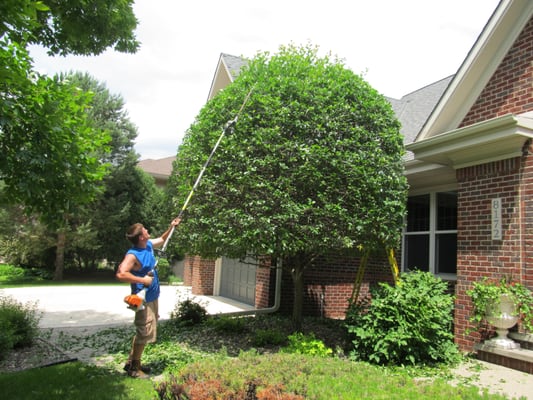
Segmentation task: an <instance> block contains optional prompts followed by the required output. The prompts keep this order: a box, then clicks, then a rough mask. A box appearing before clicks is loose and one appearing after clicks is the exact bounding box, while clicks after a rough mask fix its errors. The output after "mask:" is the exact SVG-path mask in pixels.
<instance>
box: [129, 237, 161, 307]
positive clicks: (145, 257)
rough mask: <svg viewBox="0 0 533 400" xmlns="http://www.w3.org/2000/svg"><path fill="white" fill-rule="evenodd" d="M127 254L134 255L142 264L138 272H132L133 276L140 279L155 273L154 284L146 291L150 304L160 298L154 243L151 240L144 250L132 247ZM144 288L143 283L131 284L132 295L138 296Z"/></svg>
mask: <svg viewBox="0 0 533 400" xmlns="http://www.w3.org/2000/svg"><path fill="white" fill-rule="evenodd" d="M127 254H133V255H134V256H135V257H136V258H137V261H139V263H140V264H141V269H140V270H138V271H130V272H131V273H132V274H133V275H135V276H138V277H140V278H143V277H145V276H146V275H148V273H149V272H153V274H154V279H153V280H152V284H151V285H150V286H149V287H148V288H147V290H146V298H145V301H146V302H147V303H149V302H150V301H154V300H156V299H158V298H159V276H158V275H157V270H156V269H155V262H156V260H155V256H154V248H153V246H152V242H151V241H150V240H149V241H148V242H147V243H146V248H144V249H142V248H140V247H132V248H131V249H129V250H128V252H127ZM143 288H144V286H143V284H142V283H132V284H131V293H132V294H136V293H138V292H140V291H141V290H142V289H143Z"/></svg>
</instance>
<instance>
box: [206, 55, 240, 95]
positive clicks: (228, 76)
mask: <svg viewBox="0 0 533 400" xmlns="http://www.w3.org/2000/svg"><path fill="white" fill-rule="evenodd" d="M246 64H247V61H246V59H245V58H242V57H236V56H232V55H230V54H225V53H221V54H220V57H219V59H218V64H217V68H216V70H215V75H214V76H213V81H212V82H211V87H210V88H209V94H208V96H207V100H211V99H212V98H213V97H215V95H216V94H217V93H218V92H219V91H220V90H222V89H224V88H225V87H226V86H228V85H229V84H230V83H231V82H233V80H234V79H235V78H236V77H237V76H238V75H239V72H240V70H241V68H242V67H243V66H245V65H246Z"/></svg>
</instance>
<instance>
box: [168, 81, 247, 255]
mask: <svg viewBox="0 0 533 400" xmlns="http://www.w3.org/2000/svg"><path fill="white" fill-rule="evenodd" d="M253 89H254V88H253V87H252V88H251V89H250V91H249V92H248V94H247V95H246V97H245V98H244V101H243V103H242V105H241V108H240V109H239V112H238V113H237V115H235V118H233V119H231V120H229V121H228V122H227V123H226V125H224V128H223V129H222V133H221V134H220V136H219V137H218V140H217V142H216V143H215V146H214V147H213V149H212V150H211V154H209V157H207V160H206V162H205V163H204V166H203V167H202V169H201V170H200V173H199V174H198V177H197V178H196V182H194V185H193V187H192V189H191V191H190V192H189V195H188V196H187V199H186V200H185V203H184V204H183V207H181V210H180V212H179V214H178V216H177V218H181V217H182V216H183V213H184V212H185V209H186V208H187V206H188V205H189V202H190V201H191V198H192V196H193V194H194V192H195V190H196V188H197V187H198V185H199V184H200V181H201V180H202V176H203V175H204V172H205V170H206V169H207V166H208V165H209V163H210V162H211V159H212V158H213V155H214V154H215V152H216V151H217V148H218V145H219V144H220V142H221V141H222V139H223V138H224V135H226V133H227V132H230V131H233V128H234V126H235V124H236V123H237V120H238V119H239V116H240V115H241V112H242V109H243V108H244V105H245V104H246V103H247V102H248V98H249V97H250V95H251V94H252V90H253ZM174 229H175V226H172V229H171V230H170V233H169V235H168V236H167V239H166V240H165V243H163V247H161V250H160V252H162V253H163V252H164V251H165V250H166V248H167V246H168V242H169V241H170V238H171V237H172V234H173V233H174Z"/></svg>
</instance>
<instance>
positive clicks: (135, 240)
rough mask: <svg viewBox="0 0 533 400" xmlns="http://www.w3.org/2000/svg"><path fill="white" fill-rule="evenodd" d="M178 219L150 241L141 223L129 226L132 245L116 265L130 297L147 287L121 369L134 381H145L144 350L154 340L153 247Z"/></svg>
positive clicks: (155, 277)
mask: <svg viewBox="0 0 533 400" xmlns="http://www.w3.org/2000/svg"><path fill="white" fill-rule="evenodd" d="M180 222H181V219H179V218H175V219H174V220H173V221H172V222H171V224H170V225H171V226H170V228H169V229H167V230H166V232H165V233H163V234H162V235H161V236H160V237H158V238H156V239H150V234H149V233H148V230H147V229H146V228H145V227H144V226H143V225H142V224H139V223H137V224H133V225H132V226H130V227H129V229H128V231H127V232H126V238H127V239H128V240H129V241H130V242H131V243H132V245H133V246H132V248H131V249H129V250H128V252H127V253H126V255H125V256H124V259H123V260H122V262H121V263H120V265H119V267H118V270H117V273H116V278H117V279H118V280H119V281H121V282H128V283H130V284H131V294H137V293H139V292H140V291H141V290H142V289H143V288H147V290H146V297H145V306H144V309H142V310H139V311H136V312H135V321H134V323H135V329H136V334H135V336H134V337H133V341H132V345H131V351H130V355H129V358H128V361H127V363H126V365H125V366H124V369H125V370H126V371H127V373H128V375H129V376H131V377H134V378H148V377H149V375H148V373H149V368H145V367H141V357H142V354H143V351H144V347H145V346H146V344H148V343H154V342H155V341H156V338H157V320H158V318H159V314H158V299H159V291H160V290H159V277H158V275H157V271H156V269H155V264H156V259H155V256H154V251H153V249H154V248H157V247H161V246H162V245H163V244H164V243H165V241H166V239H167V238H168V236H169V235H170V232H171V231H172V229H173V228H174V227H177V226H178V225H179V223H180Z"/></svg>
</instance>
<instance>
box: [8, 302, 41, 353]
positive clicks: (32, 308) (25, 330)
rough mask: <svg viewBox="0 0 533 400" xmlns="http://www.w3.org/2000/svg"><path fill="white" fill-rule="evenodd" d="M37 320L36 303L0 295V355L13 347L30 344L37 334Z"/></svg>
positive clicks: (38, 316)
mask: <svg viewBox="0 0 533 400" xmlns="http://www.w3.org/2000/svg"><path fill="white" fill-rule="evenodd" d="M39 320H40V315H39V314H38V312H37V307H36V304H33V303H27V304H22V303H19V302H18V301H16V300H15V299H13V298H12V297H10V296H0V326H1V329H0V357H2V356H4V355H5V354H6V353H7V352H8V351H10V350H12V349H14V348H18V347H25V346H29V345H31V344H32V343H33V341H34V340H35V338H36V337H37V334H38V325H39Z"/></svg>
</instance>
